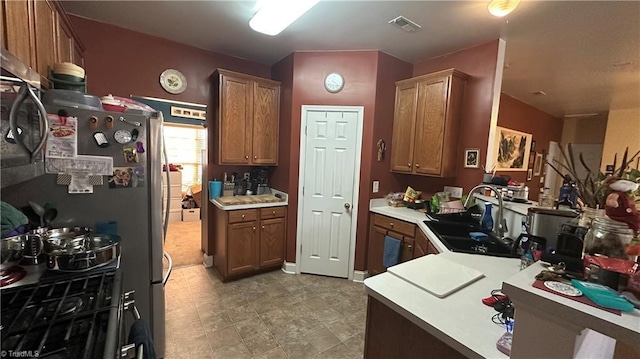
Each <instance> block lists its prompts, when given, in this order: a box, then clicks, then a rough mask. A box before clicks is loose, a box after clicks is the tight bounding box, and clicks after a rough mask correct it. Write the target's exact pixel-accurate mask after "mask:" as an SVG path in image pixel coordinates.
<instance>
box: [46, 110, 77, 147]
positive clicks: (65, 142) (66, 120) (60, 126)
mask: <svg viewBox="0 0 640 359" xmlns="http://www.w3.org/2000/svg"><path fill="white" fill-rule="evenodd" d="M47 120H48V121H49V127H48V128H47V131H48V132H49V134H48V137H47V146H46V148H45V153H44V155H45V157H47V158H48V157H56V158H69V157H76V156H77V155H78V119H77V118H75V117H65V116H58V115H51V114H48V115H47Z"/></svg>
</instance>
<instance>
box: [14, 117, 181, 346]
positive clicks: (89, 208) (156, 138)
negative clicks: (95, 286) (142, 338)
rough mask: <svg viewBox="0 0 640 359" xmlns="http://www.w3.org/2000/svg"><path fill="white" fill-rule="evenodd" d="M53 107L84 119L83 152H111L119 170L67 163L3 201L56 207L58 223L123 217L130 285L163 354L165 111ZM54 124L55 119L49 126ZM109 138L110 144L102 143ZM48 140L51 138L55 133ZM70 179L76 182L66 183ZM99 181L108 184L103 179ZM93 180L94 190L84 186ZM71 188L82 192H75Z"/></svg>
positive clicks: (80, 129) (80, 127)
mask: <svg viewBox="0 0 640 359" xmlns="http://www.w3.org/2000/svg"><path fill="white" fill-rule="evenodd" d="M46 110H47V113H49V114H54V115H55V114H62V115H64V116H63V117H66V118H73V117H75V118H77V130H76V132H77V155H79V156H87V155H88V156H101V157H102V159H105V158H111V159H112V161H113V173H112V174H111V175H99V174H98V175H94V176H90V173H89V172H91V171H94V169H92V167H91V166H88V167H85V168H84V169H83V168H82V167H83V166H84V165H83V164H74V165H68V166H67V170H65V172H68V173H64V174H57V173H48V174H44V175H41V176H38V177H35V178H33V179H30V180H27V181H24V182H21V183H17V184H14V185H10V186H7V187H3V188H2V200H3V201H5V202H8V203H10V204H12V205H13V206H15V207H18V208H20V207H23V206H28V201H34V202H36V203H40V204H45V203H49V204H51V205H53V206H55V208H57V210H58V217H57V218H56V219H55V221H54V222H53V223H52V226H53V227H68V226H89V227H95V226H96V224H97V223H98V222H103V221H112V222H114V223H117V224H116V226H117V234H118V235H119V236H120V237H121V269H122V271H123V274H124V287H125V290H127V291H129V290H135V292H136V293H135V301H136V306H137V307H138V309H139V311H140V314H141V316H142V318H143V319H144V320H146V321H148V322H149V323H150V325H151V328H152V331H153V339H154V346H155V348H156V353H157V354H158V356H159V357H162V356H164V346H165V313H164V311H165V297H164V285H163V282H166V280H167V279H168V275H169V274H170V270H168V271H167V270H163V253H164V251H163V242H164V233H163V230H166V227H165V226H164V224H163V222H164V219H163V217H162V177H161V176H162V175H163V171H162V158H163V156H162V154H163V153H162V120H161V116H160V118H158V117H157V116H155V114H150V113H147V114H143V112H139V113H138V114H131V113H129V112H127V113H115V112H101V111H91V110H84V109H76V108H70V107H62V106H53V107H52V106H48V107H47V108H46ZM67 116H68V117H67ZM51 126H52V124H51V122H50V123H49V128H50V129H51ZM105 140H106V141H107V143H106V144H105V143H102V141H105ZM47 141H48V142H51V141H52V138H51V137H50V138H49V139H48V140H47ZM72 160H73V159H72ZM52 163H53V165H52ZM56 166H57V167H56ZM73 166H77V168H72V167H73ZM59 167H61V165H60V164H59V163H57V164H56V160H54V161H53V162H51V163H49V159H46V160H45V168H46V169H48V171H49V172H51V171H52V169H53V172H56V171H60V168H59ZM62 167H64V166H62ZM4 176H5V171H3V177H4ZM70 181H71V182H72V183H73V184H72V185H71V187H70V186H69V185H67V183H69V182H70ZM100 181H102V184H96V183H99V182H100ZM60 183H63V184H60ZM93 184H95V185H93ZM89 187H92V191H93V193H82V191H84V190H87V191H88V188H89ZM168 187H170V186H168ZM79 188H80V189H79ZM82 188H84V190H83V189H82ZM70 190H71V191H76V192H78V191H80V193H69V191H70ZM89 192H90V191H89ZM167 213H168V211H167ZM107 228H109V226H107ZM168 262H170V257H169V259H168Z"/></svg>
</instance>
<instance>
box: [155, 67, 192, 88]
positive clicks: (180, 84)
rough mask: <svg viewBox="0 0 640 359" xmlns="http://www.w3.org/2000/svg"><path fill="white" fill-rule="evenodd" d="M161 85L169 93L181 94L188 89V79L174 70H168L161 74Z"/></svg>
mask: <svg viewBox="0 0 640 359" xmlns="http://www.w3.org/2000/svg"><path fill="white" fill-rule="evenodd" d="M160 85H162V88H163V89H164V90H165V91H167V92H168V93H172V94H179V93H182V92H184V90H186V89H187V79H186V78H185V77H184V75H183V74H182V73H181V72H180V71H178V70H174V69H167V70H164V71H163V72H162V74H160Z"/></svg>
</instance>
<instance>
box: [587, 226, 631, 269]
mask: <svg viewBox="0 0 640 359" xmlns="http://www.w3.org/2000/svg"><path fill="white" fill-rule="evenodd" d="M633 237H634V233H633V230H632V229H631V228H629V226H627V224H626V223H623V222H618V221H614V220H613V219H611V218H609V217H606V216H597V217H595V218H594V219H593V222H592V223H591V228H590V229H589V231H588V232H587V234H586V235H585V237H584V248H583V252H584V253H585V254H591V255H593V254H603V255H606V256H607V257H612V258H623V259H627V255H626V254H625V249H626V247H627V245H628V244H629V242H631V240H632V239H633Z"/></svg>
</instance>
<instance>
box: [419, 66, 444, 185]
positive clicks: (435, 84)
mask: <svg viewBox="0 0 640 359" xmlns="http://www.w3.org/2000/svg"><path fill="white" fill-rule="evenodd" d="M448 89H449V77H442V78H438V79H431V80H426V81H422V82H420V84H419V85H418V114H417V116H416V132H415V134H416V136H415V137H416V145H415V151H414V162H415V172H416V173H419V174H427V175H436V176H440V175H442V154H443V151H444V146H445V143H444V135H445V133H444V132H445V114H446V111H447V92H448Z"/></svg>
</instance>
